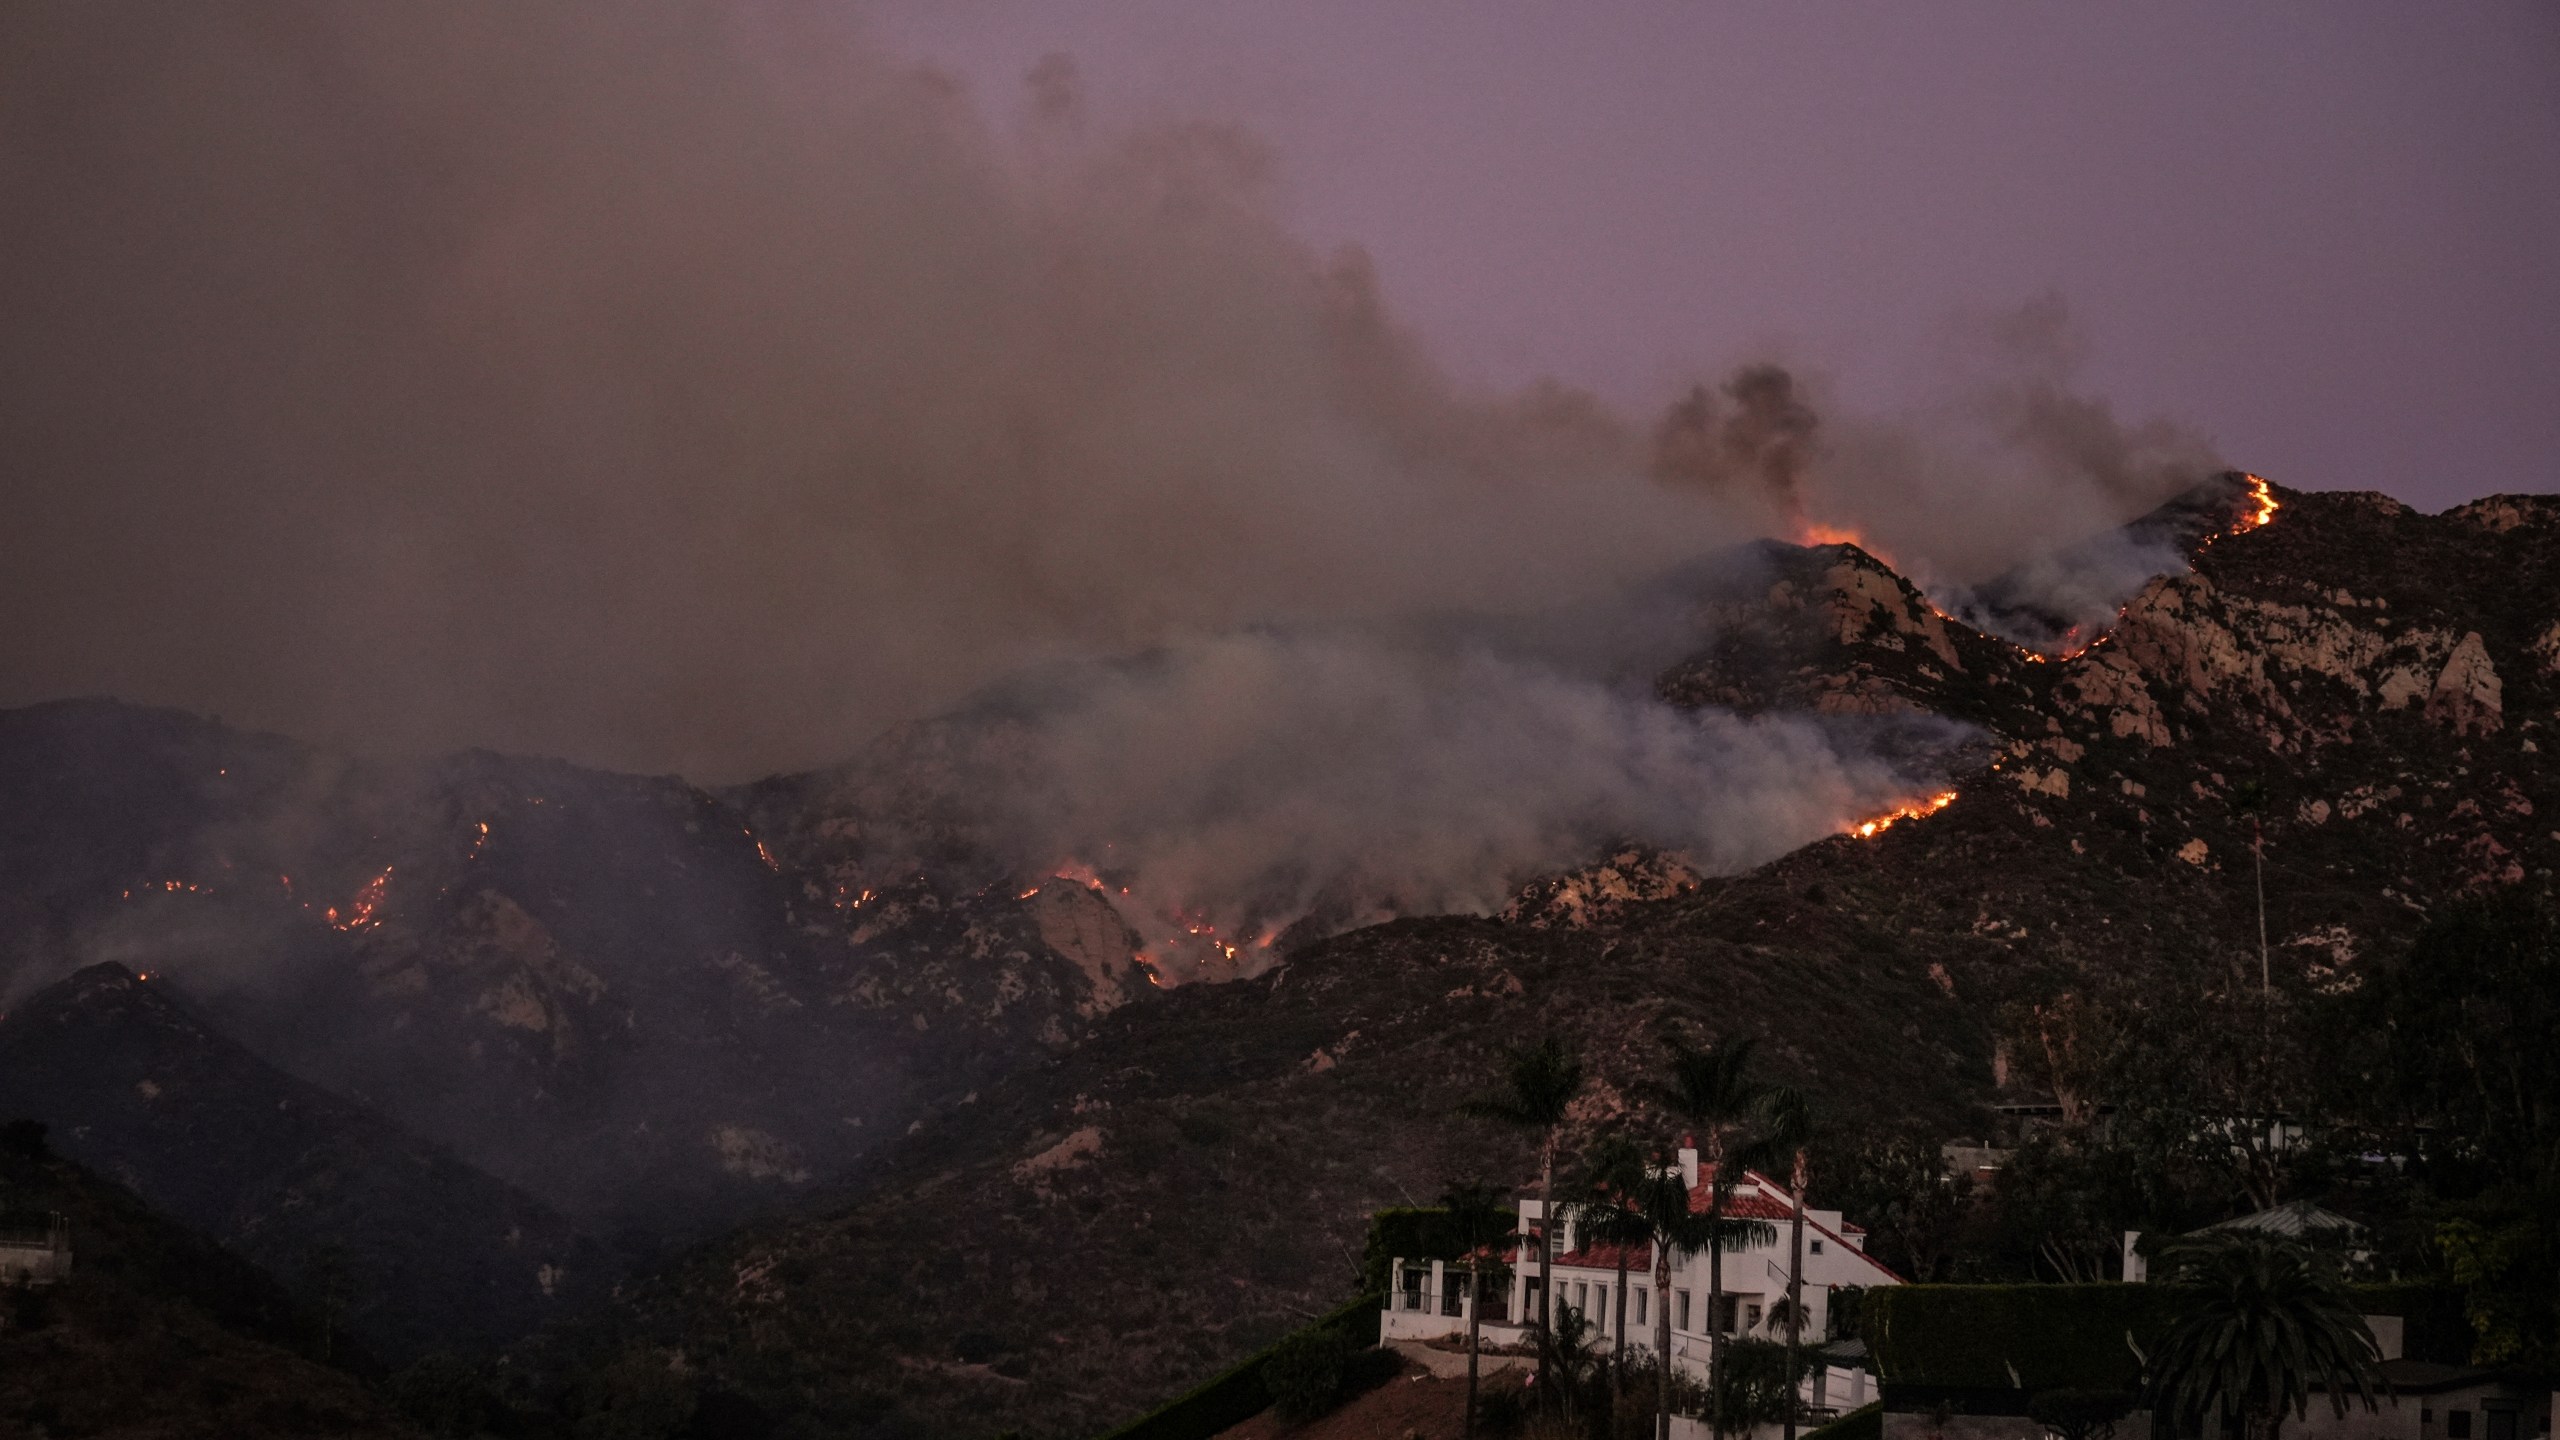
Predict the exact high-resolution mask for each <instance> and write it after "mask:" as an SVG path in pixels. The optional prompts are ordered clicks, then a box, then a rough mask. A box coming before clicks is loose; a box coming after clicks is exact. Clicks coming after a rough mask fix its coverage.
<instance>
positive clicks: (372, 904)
mask: <svg viewBox="0 0 2560 1440" xmlns="http://www.w3.org/2000/svg"><path fill="white" fill-rule="evenodd" d="M391 868H392V867H390V866H388V865H385V866H383V867H382V873H381V874H379V875H376V876H374V877H373V878H372V879H370V880H368V881H366V882H365V883H364V888H363V889H361V890H358V891H357V892H356V895H355V898H354V899H353V900H350V901H348V902H347V913H346V916H345V918H343V919H341V918H340V917H339V915H338V907H336V906H335V905H332V906H330V907H329V909H328V911H327V915H328V920H329V923H330V924H332V925H334V926H336V927H338V928H339V929H341V930H367V929H371V928H372V927H374V926H376V925H380V924H381V923H382V920H381V918H380V916H379V915H378V914H377V913H376V912H378V911H379V910H380V909H381V908H382V895H383V892H384V891H386V890H388V889H389V888H390V887H391Z"/></svg>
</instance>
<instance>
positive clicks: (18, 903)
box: [0, 701, 1145, 1236]
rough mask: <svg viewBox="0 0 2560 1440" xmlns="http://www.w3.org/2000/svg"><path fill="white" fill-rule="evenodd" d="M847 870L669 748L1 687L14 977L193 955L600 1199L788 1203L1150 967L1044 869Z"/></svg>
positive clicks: (438, 1107) (399, 1114) (669, 1208)
mask: <svg viewBox="0 0 2560 1440" xmlns="http://www.w3.org/2000/svg"><path fill="white" fill-rule="evenodd" d="M822 878H823V877H821V876H820V875H817V874H814V873H801V872H797V871H794V872H788V873H786V872H784V871H783V870H782V869H781V868H780V866H779V865H778V864H777V862H776V861H775V860H774V858H773V857H772V855H771V854H770V852H769V851H767V850H766V849H765V848H764V847H763V846H762V845H760V843H759V841H758V839H757V837H756V836H755V835H754V834H753V833H752V832H751V831H750V830H749V829H748V827H747V824H746V822H745V821H744V819H743V818H742V817H741V816H740V814H739V813H738V812H737V811H736V810H734V809H732V808H730V807H729V806H728V805H727V804H726V803H724V802H723V801H721V800H720V799H718V798H717V797H715V796H712V795H710V794H708V793H706V792H704V791H701V790H698V789H695V788H693V787H691V786H688V785H686V784H684V783H683V782H681V781H678V780H675V779H672V778H665V777H658V778H650V777H634V776H618V775H609V774H603V773H600V772H596V771H590V770H583V769H580V768H578V767H575V766H571V765H566V764H562V763H559V762H555V761H541V760H524V759H512V758H508V757H502V756H496V755H489V754H484V753H472V754H465V755H458V756H449V757H443V758H439V759H434V760H428V761H422V762H414V763H406V762H404V763H391V762H359V761H356V760H352V759H349V758H347V757H344V756H340V755H335V754H332V753H330V752H328V751H325V750H320V749H315V748H312V747H307V746H302V745H298V744H296V743H294V742H290V741H286V740H282V739H278V738H275V737H271V736H259V735H251V734H244V733H241V732H239V731H235V730H231V729H229V728H227V727H224V726H222V725H220V724H219V723H216V722H212V721H207V720H202V719H198V718H196V717H192V716H187V715H183V714H179V713H176V712H172V711H165V710H149V709H143V708H139V707H134V706H127V705H120V704H115V703H112V702H101V701H82V702H65V703H60V704H53V705H42V706H36V707H32V708H29V709H25V710H18V711H10V712H0V964H5V966H6V967H7V968H6V970H5V972H0V985H5V986H6V993H9V994H24V993H25V992H26V991H27V990H29V989H31V988H32V987H33V986H35V985H37V984H40V983H43V982H44V981H46V980H49V979H52V978H55V977H58V976H59V975H61V974H64V973H67V972H68V971H69V970H71V969H73V968H76V967H77V966H79V965H81V964H84V963H88V962H91V961H96V960H115V961H121V962H123V963H125V964H126V965H128V966H129V967H130V968H133V969H136V970H149V971H152V972H154V973H158V974H163V975H166V976H167V977H169V978H171V979H174V980H176V981H178V982H179V983H181V984H183V985H184V986H185V987H186V988H187V990H188V992H189V993H190V994H191V995H193V996H195V997H197V1002H198V1004H199V1005H200V1006H201V1008H202V1009H203V1011H204V1013H205V1014H206V1015H207V1017H208V1018H209V1019H211V1020H212V1021H213V1022H215V1023H216V1024H218V1025H219V1026H220V1027H221V1028H222V1029H224V1030H225V1031H227V1032H228V1033H230V1034H232V1035H234V1036H235V1037H237V1038H238V1039H240V1040H241V1041H242V1042H243V1043H244V1044H245V1045H247V1046H248V1047H249V1048H250V1049H251V1050H253V1051H255V1052H256V1053H257V1054H258V1055H259V1056H261V1057H262V1058H264V1059H266V1060H268V1061H270V1062H271V1063H274V1064H276V1065H278V1066H279V1067H281V1068H283V1069H285V1070H287V1071H289V1072H290V1073H292V1074H294V1075H296V1076H297V1077H299V1078H301V1079H304V1080H307V1081H310V1082H313V1083H315V1084H318V1085H321V1086H322V1087H324V1088H326V1089H329V1090H331V1091H333V1092H337V1093H340V1094H344V1095H346V1096H348V1097H350V1098H352V1099H355V1100H357V1101H359V1102H361V1103H364V1104H368V1105H371V1106H373V1107H374V1108H377V1109H379V1110H381V1111H383V1112H384V1113H386V1114H388V1115H389V1116H391V1117H392V1118H393V1119H395V1120H397V1121H398V1122H399V1123H401V1124H402V1125H404V1126H406V1127H408V1128H409V1129H411V1130H413V1131H415V1132H417V1133H419V1134H421V1135H423V1136H426V1137H428V1138H430V1139H433V1140H435V1141H438V1142H441V1143H443V1144H445V1145H447V1146H450V1147H451V1148H452V1149H453V1150H454V1151H455V1152H457V1153H458V1154H459V1155H461V1156H462V1157H463V1158H464V1159H465V1160H467V1161H469V1162H470V1163H472V1164H473V1165H476V1166H478V1167H480V1168H482V1169H485V1170H488V1171H490V1172H491V1173H493V1174H496V1175H498V1176H500V1177H502V1178H504V1179H506V1180H508V1181H510V1182H511V1183H514V1184H517V1185H520V1186H522V1187H524V1188H526V1189H528V1190H530V1191H532V1192H534V1193H535V1194H537V1195H540V1196H541V1197H542V1198H543V1199H544V1200H545V1201H547V1202H549V1203H550V1204H552V1205H554V1206H555V1207H557V1208H559V1209H561V1210H563V1211H565V1212H567V1213H569V1214H571V1215H572V1216H574V1217H575V1218H576V1219H577V1220H578V1221H579V1223H581V1224H582V1225H584V1226H586V1227H588V1228H590V1229H591V1230H594V1231H597V1232H599V1233H605V1232H616V1233H618V1232H621V1231H624V1230H634V1231H638V1232H642V1233H643V1234H644V1235H645V1234H656V1235H662V1236H663V1235H667V1234H685V1233H691V1232H694V1231H698V1230H702V1229H705V1228H710V1227H716V1226H717V1225H719V1224H722V1223H725V1222H727V1221H728V1220H730V1219H733V1218H734V1217H736V1216H737V1215H740V1214H743V1213H748V1212H751V1211H753V1210H755V1209H757V1208H760V1207H770V1206H772V1205H775V1204H778V1203H782V1202H783V1201H785V1200H787V1199H788V1198H789V1197H790V1196H792V1195H794V1194H797V1193H799V1192H800V1191H801V1190H802V1189H803V1188H805V1187H806V1186H807V1185H808V1184H809V1183H811V1181H812V1180H813V1179H815V1178H817V1177H821V1176H825V1175H829V1174H833V1173H836V1172H838V1171H841V1170H843V1169H844V1168H845V1167H847V1166H849V1165H852V1164H853V1163H855V1162H856V1161H857V1160H858V1159H859V1158H860V1157H861V1155H862V1154H864V1153H865V1152H866V1151H867V1150H868V1149H869V1148H870V1147H871V1146H872V1145H873V1144H874V1143H875V1141H874V1137H876V1136H880V1135H883V1134H894V1133H896V1132H897V1131H899V1130H900V1129H902V1128H903V1127H904V1126H905V1125H907V1124H908V1123H910V1122H911V1121H912V1119H913V1118H914V1117H915V1116H916V1115H917V1114H918V1113H919V1112H920V1111H921V1110H922V1109H924V1108H926V1107H928V1106H930V1105H933V1104H935V1103H939V1102H947V1101H948V1100H951V1099H956V1098H957V1097H958V1096H960V1095H962V1094H964V1093H966V1092H967V1091H968V1090H969V1089H970V1088H972V1087H973V1086H974V1085H976V1084H978V1083H979V1082H980V1081H982V1080H984V1079H985V1078H987V1077H989V1076H992V1075H996V1074H1001V1073H1004V1072H1005V1071H1006V1070H1008V1069H1010V1068H1011V1067H1013V1066H1014V1065H1016V1064H1019V1063H1022V1062H1023V1061H1024V1060H1025V1059H1027V1058H1033V1057H1037V1056H1039V1055H1043V1054H1047V1053H1050V1052H1052V1051H1054V1050H1055V1049H1057V1048H1058V1047H1060V1046H1063V1045H1065V1044H1068V1043H1071V1041H1072V1040H1073V1039H1074V1038H1075V1037H1076V1036H1078V1035H1080V1034H1081V1033H1082V1032H1083V1030H1084V1028H1085V1027H1086V1025H1087V1024H1088V1023H1089V1020H1090V1017H1091V1016H1092V1015H1093V1014H1095V1013H1098V1012H1099V1010H1100V1009H1101V1008H1104V1005H1103V1004H1102V1003H1100V1002H1103V1001H1108V1002H1117V1001H1118V1000H1121V999H1125V998H1127V996H1128V995H1129V993H1130V991H1129V990H1128V988H1127V987H1126V986H1125V985H1123V984H1122V979H1123V978H1124V977H1122V976H1121V975H1120V974H1118V973H1117V972H1116V971H1114V970H1113V969H1112V968H1111V966H1110V965H1109V964H1108V963H1107V957H1105V960H1100V961H1098V960H1097V959H1096V958H1095V957H1094V956H1092V955H1089V954H1085V953H1081V951H1082V949H1084V948H1089V947H1083V946H1081V943H1080V940H1079V936H1081V935H1083V934H1084V933H1085V931H1087V930H1091V929H1093V928H1094V927H1092V926H1090V925H1086V926H1083V927H1082V928H1081V929H1080V928H1079V926H1078V925H1076V924H1072V923H1070V924H1063V925H1062V924H1060V923H1057V922H1055V921H1054V920H1052V919H1050V918H1049V917H1047V915H1046V911H1045V909H1044V904H1045V902H1041V901H1038V900H1019V899H1017V898H1016V896H1015V895H1014V894H1013V893H1012V892H1010V891H1006V892H1004V893H1002V894H1001V895H992V894H978V893H974V892H962V893H952V892H949V891H946V890H943V889H939V888H937V887H935V886H934V885H932V884H930V883H923V882H919V883H917V884H913V885H910V886H908V887H906V888H905V889H904V890H903V891H902V892H901V893H900V894H899V895H897V896H895V897H890V898H889V899H887V900H885V901H884V903H881V904H877V905H873V906H871V907H870V908H869V909H867V910H866V909H864V908H862V907H861V906H859V905H856V904H853V903H851V901H852V898H853V897H839V896H831V895H829V894H828V893H827V892H826V891H825V889H824V887H823V884H822ZM1068 918H1069V919H1070V920H1073V919H1074V918H1075V917H1068ZM1052 936H1055V937H1057V939H1056V943H1062V944H1066V945H1068V946H1069V948H1070V949H1071V950H1078V951H1079V953H1075V954H1062V953H1060V952H1059V951H1058V950H1057V949H1056V948H1053V942H1052V938H1051V937H1052ZM1121 963H1122V966H1123V967H1124V968H1125V956H1124V957H1123V960H1122V962H1121ZM936 967H939V968H938V969H937V968H936ZM1144 988H1145V987H1143V986H1139V987H1138V989H1139V990H1141V991H1143V989H1144Z"/></svg>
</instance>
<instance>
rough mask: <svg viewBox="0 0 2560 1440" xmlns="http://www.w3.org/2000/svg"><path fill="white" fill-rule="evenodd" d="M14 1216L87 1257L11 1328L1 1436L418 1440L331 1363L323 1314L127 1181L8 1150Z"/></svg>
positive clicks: (1, 1347)
mask: <svg viewBox="0 0 2560 1440" xmlns="http://www.w3.org/2000/svg"><path fill="white" fill-rule="evenodd" d="M0 1210H7V1211H10V1212H12V1213H20V1214H26V1213H32V1214H59V1215H62V1216H64V1217H65V1218H66V1219H68V1220H69V1222H70V1227H71V1244H72V1250H73V1262H72V1273H71V1277H70V1278H69V1279H68V1280H67V1281H65V1282H63V1283H61V1284H59V1285H55V1286H46V1287H41V1288H38V1289H35V1290H32V1291H24V1292H19V1293H17V1294H16V1295H14V1296H13V1297H12V1298H11V1300H10V1309H9V1312H8V1314H7V1323H6V1324H0V1434H8V1435H26V1436H40V1435H90V1436H101V1437H116V1440H162V1437H166V1440H180V1437H188V1436H199V1435H223V1436H237V1437H240V1440H264V1437H268V1436H284V1435H337V1436H349V1437H373V1436H381V1437H408V1436H414V1435H415V1434H417V1432H416V1431H415V1430H414V1429H413V1428H412V1427H410V1426H409V1425H407V1424H405V1423H403V1422H402V1421H400V1420H399V1419H398V1418H397V1417H395V1416H394V1415H392V1414H391V1413H390V1411H389V1410H388V1408H387V1407H386V1406H384V1405H383V1404H382V1403H381V1402H380V1401H378V1400H377V1399H376V1398H375V1397H374V1396H373V1395H372V1394H370V1393H369V1392H368V1391H367V1390H366V1389H365V1388H364V1386H363V1385H361V1384H360V1383H358V1381H357V1380H356V1379H355V1377H354V1376H352V1375H350V1374H348V1373H346V1372H345V1371H343V1370H340V1369H335V1368H332V1367H330V1366H328V1365H324V1364H322V1363H319V1360H318V1356H319V1354H320V1350H321V1344H320V1334H319V1331H320V1327H319V1323H318V1320H317V1317H315V1316H313V1315H312V1314H310V1313H308V1312H306V1311H304V1310H302V1309H301V1308H299V1307H298V1306H296V1305H295V1303H294V1302H293V1301H292V1299H291V1298H290V1297H289V1296H288V1295H287V1294H286V1293H285V1291H284V1290H283V1288H282V1287H281V1286H279V1285H278V1284H277V1283H276V1282H275V1281H274V1280H273V1279H271V1278H270V1277H268V1276H267V1275H265V1274H263V1273H261V1272H259V1271H258V1270H257V1269H255V1268H253V1267H252V1266H250V1265H249V1264H248V1263H247V1262H246V1261H243V1260H241V1259H239V1258H237V1257H236V1256H233V1255H231V1254H229V1253H227V1252H225V1251H224V1250H222V1249H221V1248H220V1247H219V1246H216V1245H215V1244H213V1243H212V1242H211V1241H209V1240H206V1239H205V1238H203V1237H202V1236H200V1235H196V1234H194V1233H193V1232H191V1231H188V1230H186V1229H185V1228H183V1227H181V1226H179V1225H177V1224H175V1223H173V1222H171V1221H169V1220H167V1219H165V1218H163V1217H162V1216H161V1215H159V1214H158V1213H157V1212H155V1211H152V1210H150V1209H148V1208H146V1207H145V1206H144V1205H143V1204H142V1203H141V1202H140V1201H138V1200H136V1199H135V1198H134V1197H133V1196H132V1195H131V1194H130V1193H127V1192H126V1191H124V1190H122V1189H120V1188H118V1187H117V1186H116V1185H114V1184H113V1183H111V1182H109V1181H106V1180H104V1179H101V1178H100V1177H98V1176H96V1175H93V1174H91V1173H89V1172H87V1171H86V1170H84V1169H82V1168H81V1167H80V1166H78V1165H75V1164H73V1163H71V1162H69V1161H67V1160H63V1159H61V1158H58V1157H54V1156H43V1155H31V1154H27V1153H24V1152H23V1151H20V1150H18V1149H16V1148H14V1147H12V1148H7V1149H0ZM338 1348H339V1351H340V1353H341V1355H343V1353H344V1347H343V1346H341V1347H338Z"/></svg>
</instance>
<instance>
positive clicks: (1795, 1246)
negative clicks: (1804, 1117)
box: [1786, 1150, 1805, 1440]
mask: <svg viewBox="0 0 2560 1440" xmlns="http://www.w3.org/2000/svg"><path fill="white" fill-rule="evenodd" d="M1804 1169H1805V1166H1804V1151H1802V1150H1798V1151H1796V1173H1795V1175H1794V1176H1793V1177H1792V1179H1791V1182H1790V1184H1789V1186H1788V1189H1789V1190H1790V1192H1791V1194H1790V1197H1789V1198H1791V1199H1792V1200H1793V1201H1794V1204H1795V1215H1794V1217H1793V1220H1792V1223H1791V1226H1790V1228H1791V1229H1792V1230H1793V1232H1794V1235H1793V1238H1792V1239H1790V1240H1789V1241H1788V1244H1787V1421H1786V1440H1796V1347H1797V1346H1798V1345H1799V1344H1801V1343H1802V1342H1803V1340H1804Z"/></svg>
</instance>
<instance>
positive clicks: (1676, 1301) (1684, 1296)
mask: <svg viewBox="0 0 2560 1440" xmlns="http://www.w3.org/2000/svg"><path fill="white" fill-rule="evenodd" d="M1671 1300H1672V1306H1671V1314H1672V1323H1671V1328H1672V1329H1674V1330H1686V1329H1688V1328H1689V1292H1688V1291H1686V1290H1674V1291H1672V1292H1671Z"/></svg>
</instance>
